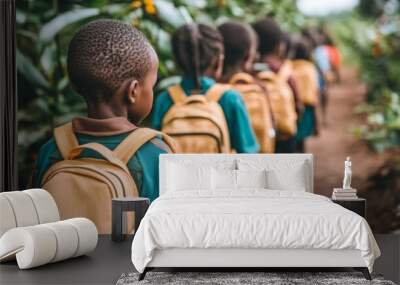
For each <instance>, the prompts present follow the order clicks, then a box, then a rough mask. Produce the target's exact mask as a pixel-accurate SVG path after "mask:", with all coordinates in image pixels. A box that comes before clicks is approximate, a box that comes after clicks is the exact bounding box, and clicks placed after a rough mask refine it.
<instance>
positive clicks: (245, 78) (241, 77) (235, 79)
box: [229, 72, 254, 84]
mask: <svg viewBox="0 0 400 285" xmlns="http://www.w3.org/2000/svg"><path fill="white" fill-rule="evenodd" d="M237 83H245V84H251V83H254V78H253V76H251V75H250V74H248V73H245V72H239V73H236V74H235V75H233V76H232V77H231V79H230V80H229V84H237Z"/></svg>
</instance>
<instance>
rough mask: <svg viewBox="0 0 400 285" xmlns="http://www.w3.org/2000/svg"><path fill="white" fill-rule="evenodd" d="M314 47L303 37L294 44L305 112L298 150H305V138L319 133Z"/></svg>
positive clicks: (295, 71) (297, 81)
mask: <svg viewBox="0 0 400 285" xmlns="http://www.w3.org/2000/svg"><path fill="white" fill-rule="evenodd" d="M311 52H312V47H311V45H310V44H309V42H308V41H307V40H306V39H304V38H301V39H299V40H298V41H297V42H296V43H295V45H294V56H293V61H292V65H293V77H294V79H295V80H296V84H297V87H298V91H299V94H300V97H301V100H302V102H303V104H304V112H303V114H302V116H301V117H300V120H299V124H298V127H297V134H296V140H297V151H298V152H304V151H305V146H304V140H305V139H306V138H307V137H310V136H312V135H315V134H317V133H318V129H317V116H316V113H317V108H318V101H319V100H318V98H319V88H318V70H317V68H316V67H315V65H314V64H313V62H312V59H311Z"/></svg>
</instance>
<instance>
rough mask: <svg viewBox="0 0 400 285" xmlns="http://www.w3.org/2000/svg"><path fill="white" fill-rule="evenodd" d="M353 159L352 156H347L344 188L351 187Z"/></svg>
mask: <svg viewBox="0 0 400 285" xmlns="http://www.w3.org/2000/svg"><path fill="white" fill-rule="evenodd" d="M350 184H351V160H350V156H348V157H347V158H346V161H345V162H344V178H343V189H351V186H350Z"/></svg>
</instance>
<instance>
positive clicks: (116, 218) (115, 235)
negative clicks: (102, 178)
mask: <svg viewBox="0 0 400 285" xmlns="http://www.w3.org/2000/svg"><path fill="white" fill-rule="evenodd" d="M111 205H112V233H111V239H112V240H113V241H123V240H124V239H125V237H126V236H125V235H124V229H125V227H126V221H125V219H124V212H135V228H136V229H137V228H138V227H139V224H140V221H141V220H142V219H143V217H144V215H145V214H146V211H147V209H148V208H149V206H150V200H149V199H148V198H142V197H125V198H115V199H112V204H111Z"/></svg>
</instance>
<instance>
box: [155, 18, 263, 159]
mask: <svg viewBox="0 0 400 285" xmlns="http://www.w3.org/2000/svg"><path fill="white" fill-rule="evenodd" d="M172 50H173V53H174V56H175V60H176V63H177V65H178V67H179V68H180V69H181V70H182V73H183V76H182V80H181V83H180V85H179V86H180V87H181V88H180V89H182V90H183V91H184V95H185V96H191V95H192V94H198V95H204V94H206V93H207V92H208V90H210V89H211V88H212V87H213V86H214V85H215V84H216V82H215V81H216V80H218V79H219V78H220V76H221V73H222V67H223V62H224V46H223V39H222V37H221V34H220V33H219V32H218V31H217V30H216V29H215V28H213V27H211V26H208V25H205V24H196V23H192V24H187V25H184V26H182V27H180V28H179V29H178V30H177V31H176V32H175V33H174V35H173V38H172ZM171 96H172V94H170V92H169V91H164V92H162V93H161V94H160V95H158V97H157V98H156V101H155V104H154V109H153V118H152V125H153V127H154V128H155V129H158V130H160V129H162V127H163V119H164V117H165V116H166V114H167V113H168V111H169V110H170V109H171V107H172V106H173V103H174V102H173V100H172V98H171ZM218 103H219V105H220V106H221V108H222V111H223V114H224V116H225V119H226V123H227V128H228V130H229V138H230V142H231V146H232V148H233V149H234V150H235V151H236V152H238V153H256V152H258V151H259V145H258V144H257V141H256V138H255V135H254V132H253V130H252V128H251V124H250V119H249V115H248V113H247V110H246V107H245V105H244V102H243V99H242V97H241V96H240V94H239V93H238V92H237V91H234V90H231V89H229V90H226V91H225V92H224V93H223V94H222V96H221V97H220V99H219V100H218Z"/></svg>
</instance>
